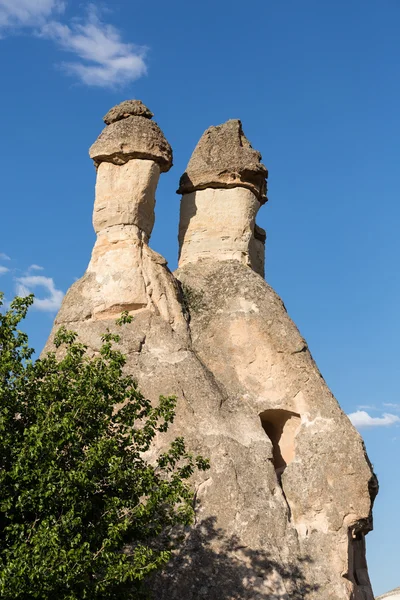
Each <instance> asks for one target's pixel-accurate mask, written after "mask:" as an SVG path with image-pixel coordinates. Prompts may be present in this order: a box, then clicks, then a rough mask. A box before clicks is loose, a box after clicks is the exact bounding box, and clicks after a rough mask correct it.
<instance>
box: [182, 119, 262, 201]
mask: <svg viewBox="0 0 400 600" xmlns="http://www.w3.org/2000/svg"><path fill="white" fill-rule="evenodd" d="M267 176H268V171H267V169H266V167H265V166H264V165H263V164H262V162H261V154H260V153H259V152H258V151H257V150H254V149H253V148H252V146H251V144H250V142H249V140H248V139H247V138H246V136H245V135H244V133H243V129H242V123H241V122H240V121H239V120H238V119H231V120H230V121H227V122H226V123H223V124H222V125H218V126H216V127H210V128H209V129H207V131H205V132H204V133H203V135H202V137H201V138H200V141H199V143H198V144H197V146H196V148H195V150H194V152H193V154H192V157H191V159H190V161H189V164H188V166H187V168H186V171H185V173H184V174H183V175H182V177H181V179H180V182H179V189H178V194H188V193H190V192H194V191H196V190H203V189H205V188H208V187H217V188H224V187H225V188H232V187H237V186H241V187H245V188H247V189H249V190H251V191H252V192H253V193H254V194H255V195H256V196H257V198H258V199H259V201H260V202H265V201H266V191H267V187H266V183H265V180H266V178H267Z"/></svg>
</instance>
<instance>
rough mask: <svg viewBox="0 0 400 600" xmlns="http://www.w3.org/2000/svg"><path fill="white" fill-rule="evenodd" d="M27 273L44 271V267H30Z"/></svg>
mask: <svg viewBox="0 0 400 600" xmlns="http://www.w3.org/2000/svg"><path fill="white" fill-rule="evenodd" d="M27 271H44V267H41V266H40V265H30V266H29V267H28V269H27Z"/></svg>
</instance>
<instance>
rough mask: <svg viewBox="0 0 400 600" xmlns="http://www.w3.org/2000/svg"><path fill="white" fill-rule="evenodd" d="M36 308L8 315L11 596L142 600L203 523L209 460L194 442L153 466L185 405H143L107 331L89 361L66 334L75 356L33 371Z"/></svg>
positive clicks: (5, 480)
mask: <svg viewBox="0 0 400 600" xmlns="http://www.w3.org/2000/svg"><path fill="white" fill-rule="evenodd" d="M32 302H33V297H32V296H29V297H27V298H24V299H21V298H16V299H15V300H14V301H13V302H12V303H11V305H10V308H9V309H8V310H7V311H3V312H0V468H1V471H0V597H1V598H2V599H3V600H11V599H12V600H16V599H22V598H23V599H24V600H30V599H34V598H40V600H50V598H51V599H55V598H57V600H78V599H79V600H82V599H90V600H92V599H93V600H111V599H113V600H114V599H115V600H116V599H119V598H124V599H128V598H139V597H141V595H142V594H145V587H146V586H145V584H146V580H147V578H148V576H149V575H150V574H151V573H153V572H154V571H155V570H157V569H160V568H162V567H163V566H164V565H165V564H166V563H167V562H168V560H169V557H170V552H171V545H170V544H171V538H170V536H169V535H168V532H169V531H170V529H171V528H172V527H173V526H174V525H177V524H184V525H186V524H189V523H190V522H191V520H192V516H193V509H192V500H193V494H192V491H191V489H190V487H189V484H188V478H189V477H190V476H191V474H192V473H193V472H194V469H195V468H200V469H206V468H208V464H207V461H205V460H204V459H202V458H201V457H197V458H196V459H194V458H193V457H192V456H191V455H190V454H188V453H187V451H186V449H185V444H184V441H183V439H182V438H178V439H176V440H175V441H174V442H173V443H172V444H171V445H170V446H169V448H168V450H167V451H166V452H165V453H164V454H162V455H161V456H159V458H158V460H157V461H156V462H155V463H154V464H150V463H149V462H147V461H146V459H145V457H144V453H145V452H146V451H147V450H149V448H150V446H151V443H152V441H153V440H154V438H155V436H156V435H157V434H158V432H165V431H166V430H167V429H168V426H169V424H170V423H171V422H172V421H173V418H174V408H175V402H176V401H175V398H173V397H160V401H159V404H158V406H155V407H153V406H152V405H151V403H150V402H149V401H148V400H146V399H145V398H144V397H143V396H142V394H141V393H140V392H139V390H138V388H137V385H136V383H135V381H134V380H133V379H132V377H130V376H127V375H125V374H124V373H123V367H124V365H125V358H124V356H123V355H122V354H121V353H120V352H119V351H118V350H116V349H115V348H114V343H115V342H118V336H116V335H114V334H111V333H110V332H109V331H107V333H105V335H104V336H103V345H102V348H101V350H100V353H99V355H97V356H94V357H89V356H88V354H87V352H86V350H87V348H86V347H85V346H84V345H83V344H81V343H79V342H78V341H77V340H76V334H75V333H73V332H71V331H67V330H66V329H64V328H61V329H60V330H59V331H58V333H57V335H56V337H55V346H56V347H57V348H58V349H59V351H58V353H57V356H58V354H59V353H60V351H62V356H63V357H62V358H60V359H59V358H58V357H57V356H56V354H55V353H48V354H47V355H46V356H44V357H43V358H41V359H39V360H36V361H33V360H32V355H33V350H32V349H30V348H29V345H28V338H27V335H26V334H25V333H22V332H21V331H19V330H18V325H19V323H20V321H21V320H22V319H23V318H24V317H25V316H26V313H27V310H28V308H29V306H30V305H31V304H32ZM1 304H2V296H0V305H1ZM126 321H129V317H128V316H127V315H126V314H125V315H123V316H122V317H121V319H120V320H119V321H118V324H119V325H123V324H124V323H125V322H126ZM116 407H117V408H116Z"/></svg>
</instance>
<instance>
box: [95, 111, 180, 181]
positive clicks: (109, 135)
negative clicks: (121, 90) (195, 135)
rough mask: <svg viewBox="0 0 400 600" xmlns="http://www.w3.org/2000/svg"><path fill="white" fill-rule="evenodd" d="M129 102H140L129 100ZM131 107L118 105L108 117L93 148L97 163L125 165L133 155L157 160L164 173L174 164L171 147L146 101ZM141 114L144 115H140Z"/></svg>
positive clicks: (96, 164) (97, 164)
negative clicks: (106, 123)
mask: <svg viewBox="0 0 400 600" xmlns="http://www.w3.org/2000/svg"><path fill="white" fill-rule="evenodd" d="M129 102H136V101H127V103H128V105H129ZM124 104H125V103H122V105H124ZM140 105H141V106H138V105H137V104H135V105H134V107H133V108H132V107H131V108H129V106H128V107H126V106H122V108H121V105H117V106H115V107H114V108H113V109H111V110H110V111H109V112H108V113H107V115H106V116H105V117H104V119H105V120H106V122H108V123H110V124H109V125H107V126H106V127H105V128H104V129H103V131H102V132H101V134H100V135H99V137H98V138H97V140H96V141H95V143H94V144H93V145H92V146H91V148H90V150H89V155H90V158H92V159H93V161H94V163H95V166H96V167H98V166H99V164H100V163H101V162H111V163H114V164H116V165H122V164H124V163H126V162H128V161H129V160H131V159H132V158H142V159H148V160H154V161H155V162H156V163H157V164H158V165H159V166H160V171H161V172H162V173H164V172H166V171H169V169H170V168H171V166H172V150H171V146H170V145H169V143H168V142H167V140H166V139H165V137H164V134H163V132H162V131H161V129H160V128H159V126H158V125H157V123H154V121H151V120H150V118H149V115H152V113H151V112H150V111H149V109H148V108H147V107H146V106H145V105H144V104H142V103H140ZM139 113H140V114H139Z"/></svg>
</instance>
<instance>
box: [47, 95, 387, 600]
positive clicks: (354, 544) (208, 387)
mask: <svg viewBox="0 0 400 600" xmlns="http://www.w3.org/2000/svg"><path fill="white" fill-rule="evenodd" d="M151 117H152V114H151V113H150V111H149V110H148V109H147V108H146V107H145V106H144V105H143V104H142V103H139V102H137V101H128V102H125V103H122V104H121V105H119V106H117V107H115V108H114V109H112V110H111V111H109V113H107V115H106V117H105V121H106V123H108V125H107V127H106V128H105V130H104V131H103V133H102V134H101V135H100V137H99V139H98V140H97V141H96V142H95V144H94V145H93V146H92V148H91V151H90V153H91V157H92V158H93V160H94V161H95V164H96V165H97V166H98V175H97V183H96V200H95V209H94V219H93V222H94V227H95V230H96V233H97V241H96V244H95V247H94V249H93V254H92V259H91V261H90V264H89V267H88V270H87V272H86V273H85V275H84V276H83V278H82V279H81V280H79V281H78V282H76V283H75V284H74V285H73V286H72V287H71V289H70V290H69V292H68V293H67V295H66V297H65V299H64V302H63V305H62V307H61V309H60V312H59V314H58V316H57V318H56V321H55V325H54V328H55V329H54V330H56V329H57V328H58V327H59V326H60V325H61V324H64V325H66V326H67V327H68V328H70V329H74V330H76V331H77V332H78V334H79V337H80V339H81V340H82V341H83V342H84V343H86V344H87V345H88V346H89V348H90V349H91V350H93V351H96V350H97V349H98V348H99V346H100V344H101V340H100V336H101V334H102V333H103V332H104V330H105V328H106V327H109V328H110V329H111V330H113V329H114V328H115V325H114V319H115V317H116V316H117V315H118V313H119V312H121V311H122V310H129V312H130V313H131V314H132V315H133V317H134V318H133V322H132V323H131V324H129V325H127V326H126V327H125V328H124V330H123V339H122V342H121V345H122V350H123V351H124V352H125V353H126V355H127V356H128V362H127V368H128V370H129V371H130V372H131V373H132V374H133V375H134V376H135V378H136V379H137V380H138V382H139V385H140V387H141V389H142V391H143V393H144V394H145V395H147V396H148V397H149V398H151V399H154V400H155V401H156V400H157V398H158V396H159V395H160V394H175V395H176V396H177V397H178V399H179V400H178V406H177V414H176V420H175V423H174V428H173V430H171V431H170V432H169V434H168V435H170V436H175V435H177V434H180V435H183V436H184V437H185V439H186V442H187V445H188V446H189V447H190V448H191V449H192V450H193V452H195V453H201V454H202V455H203V456H207V457H209V459H210V462H211V469H210V471H208V472H207V473H205V474H204V473H202V474H197V475H196V478H195V479H194V482H193V484H194V485H195V488H196V523H195V525H194V527H193V528H192V529H191V530H190V531H187V532H185V538H184V540H183V541H182V543H181V549H180V551H179V552H178V553H177V555H176V556H175V558H174V560H173V561H172V562H171V565H170V567H169V568H168V570H167V571H166V572H165V573H164V574H162V575H160V576H159V577H158V578H157V579H156V580H155V581H154V597H155V598H157V599H159V600H178V599H179V600H181V599H182V598H185V600H198V599H202V598H204V599H208V600H220V599H221V598H223V599H226V600H230V599H232V600H233V599H235V600H236V599H237V600H245V599H246V600H273V599H274V600H277V599H281V600H283V599H287V600H289V598H290V599H291V598H297V599H301V598H307V599H310V600H317V599H318V600H321V599H324V600H373V594H372V590H371V585H370V582H369V578H368V571H367V566H366V561H365V542H364V537H365V534H366V533H368V531H369V530H370V529H371V527H372V520H371V509H372V503H373V499H374V497H375V494H376V491H377V482H376V478H375V476H374V475H373V473H372V470H371V466H370V463H369V462H368V459H367V457H366V454H365V450H364V446H363V442H362V439H361V437H360V436H359V434H358V433H357V432H356V431H355V429H354V428H353V426H352V425H351V423H350V421H349V420H348V418H347V417H346V416H345V415H344V414H343V412H342V411H341V409H340V407H339V405H338V403H337V401H336V400H335V398H334V397H333V396H332V394H331V392H330V391H329V389H328V387H327V386H326V384H325V382H324V380H323V378H322V376H321V374H320V373H319V371H318V368H317V366H316V365H315V363H314V361H313V359H312V357H311V355H310V352H309V350H308V348H307V344H306V342H305V341H304V339H303V338H302V337H301V335H300V333H299V332H298V330H297V328H296V326H295V325H294V324H293V322H292V321H291V320H290V318H289V317H288V315H287V313H286V310H285V308H284V305H283V303H282V301H281V300H280V299H279V297H278V296H277V295H276V294H275V292H274V291H273V290H272V289H271V288H270V287H269V286H268V284H267V283H266V282H265V281H264V279H263V278H262V277H261V276H260V274H262V272H263V255H264V253H263V243H264V241H265V234H263V233H262V232H261V231H260V230H259V229H258V228H257V226H256V225H255V217H256V213H257V211H258V209H259V207H260V205H261V204H262V203H263V201H264V200H265V192H266V186H265V177H266V175H267V171H266V169H265V167H264V166H263V165H262V164H261V162H260V160H261V157H260V155H259V153H258V152H256V151H255V150H253V149H252V148H251V146H250V144H249V142H248V141H247V139H246V138H245V136H244V134H243V131H242V127H241V124H240V121H228V122H227V123H225V124H224V125H221V126H219V127H213V128H210V129H209V130H207V132H206V133H205V134H204V136H203V137H202V138H201V140H200V142H199V145H198V146H197V148H196V149H195V151H194V153H193V156H192V158H191V160H190V162H189V165H188V168H187V171H186V173H185V174H184V175H183V176H182V178H181V182H180V188H179V190H180V192H181V193H182V194H183V197H182V209H181V222H180V233H179V239H180V263H179V264H180V266H179V269H178V271H177V273H176V274H175V277H174V276H173V275H172V274H171V273H170V271H169V270H168V268H167V266H166V262H165V260H164V259H163V258H162V257H160V256H159V255H157V254H156V253H155V252H153V251H152V250H151V249H150V248H149V246H148V241H149V237H150V234H151V229H152V226H153V222H154V212H153V211H154V201H155V190H156V186H157V181H158V177H159V173H160V171H165V170H167V169H168V168H169V167H170V166H171V151H170V148H169V145H168V143H167V142H166V140H165V138H164V137H163V135H162V133H161V131H160V130H159V128H158V127H157V126H156V125H155V124H154V123H153V122H152V121H151V120H150V119H151ZM179 282H180V283H179ZM180 286H181V289H182V290H183V294H182V293H181V291H180ZM188 310H189V313H190V318H189V317H188V313H187V311H188ZM54 330H53V332H52V334H51V336H50V339H49V342H48V345H47V348H51V347H52V337H53V335H54ZM163 439H165V438H163ZM160 443H161V441H160ZM160 449H161V448H160V447H155V448H154V453H157V452H158V451H160Z"/></svg>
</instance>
